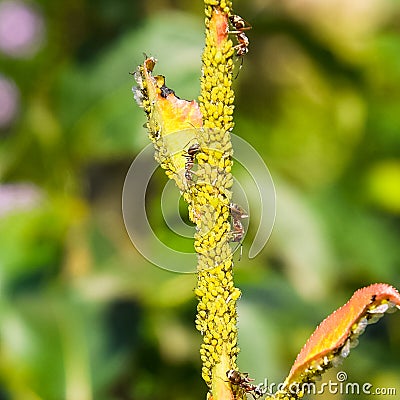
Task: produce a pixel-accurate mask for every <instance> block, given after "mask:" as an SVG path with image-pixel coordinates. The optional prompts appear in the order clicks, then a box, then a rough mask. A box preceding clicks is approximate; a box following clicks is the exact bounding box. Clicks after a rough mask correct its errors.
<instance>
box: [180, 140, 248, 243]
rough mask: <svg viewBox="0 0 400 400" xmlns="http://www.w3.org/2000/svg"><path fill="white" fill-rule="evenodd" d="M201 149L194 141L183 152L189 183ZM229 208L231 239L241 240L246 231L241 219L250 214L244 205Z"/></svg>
mask: <svg viewBox="0 0 400 400" xmlns="http://www.w3.org/2000/svg"><path fill="white" fill-rule="evenodd" d="M200 150H201V148H200V145H199V144H198V143H194V144H192V145H191V146H190V147H189V148H188V149H187V150H186V151H185V152H184V153H183V157H185V159H186V161H185V173H184V175H185V179H186V182H187V183H188V184H189V183H192V182H193V174H194V172H193V167H194V164H195V157H196V155H197V154H198V153H199V152H200ZM229 210H230V213H231V218H232V231H231V241H232V242H241V241H242V240H243V237H244V233H245V230H244V227H243V224H242V222H241V219H243V218H248V214H247V212H246V211H245V210H244V209H243V208H242V207H240V206H239V205H238V204H235V203H230V204H229Z"/></svg>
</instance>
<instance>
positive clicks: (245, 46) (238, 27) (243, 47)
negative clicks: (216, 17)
mask: <svg viewBox="0 0 400 400" xmlns="http://www.w3.org/2000/svg"><path fill="white" fill-rule="evenodd" d="M229 21H231V24H232V25H233V26H234V28H235V30H234V31H230V32H229V33H234V34H236V39H237V41H238V42H239V44H237V45H236V46H234V47H233V48H234V49H235V50H236V55H237V56H238V57H241V63H240V67H239V71H240V69H241V68H242V65H243V56H244V55H245V54H247V53H248V52H249V43H250V41H249V38H248V37H247V36H246V34H245V33H244V31H248V30H249V29H251V25H250V24H249V23H247V22H246V21H245V20H244V19H243V18H242V17H240V16H239V15H231V16H229Z"/></svg>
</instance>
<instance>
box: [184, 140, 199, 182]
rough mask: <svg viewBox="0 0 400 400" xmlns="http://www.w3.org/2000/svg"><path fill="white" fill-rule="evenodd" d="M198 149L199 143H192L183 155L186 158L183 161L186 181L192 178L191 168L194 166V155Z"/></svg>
mask: <svg viewBox="0 0 400 400" xmlns="http://www.w3.org/2000/svg"><path fill="white" fill-rule="evenodd" d="M199 151H200V145H199V144H198V143H195V144H192V145H191V146H190V147H189V148H188V149H187V151H186V154H183V156H184V157H185V158H186V162H185V178H186V180H187V181H192V180H193V172H192V168H193V166H194V157H195V156H196V154H197V153H198V152H199Z"/></svg>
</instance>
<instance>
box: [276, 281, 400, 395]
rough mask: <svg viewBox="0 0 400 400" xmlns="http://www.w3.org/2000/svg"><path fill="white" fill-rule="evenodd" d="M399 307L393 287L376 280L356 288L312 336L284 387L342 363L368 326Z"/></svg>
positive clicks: (311, 378)
mask: <svg viewBox="0 0 400 400" xmlns="http://www.w3.org/2000/svg"><path fill="white" fill-rule="evenodd" d="M396 308H399V309H400V294H399V292H398V291H397V290H396V289H395V288H394V287H393V286H390V285H387V284H384V283H376V284H373V285H370V286H368V287H364V288H362V289H359V290H357V291H356V292H355V293H354V294H353V296H352V297H351V298H350V300H349V301H348V302H347V303H346V304H345V305H344V306H342V307H340V308H339V309H337V310H336V311H335V312H333V313H332V314H331V315H330V316H329V317H327V318H326V319H325V320H324V321H322V322H321V324H320V325H319V326H318V327H317V329H316V330H315V331H314V333H313V334H312V335H311V336H310V338H309V339H308V341H307V343H306V344H305V346H304V347H303V348H302V350H301V351H300V353H299V355H298V356H297V358H296V360H295V362H294V364H293V366H292V369H291V370H290V373H289V376H288V377H287V378H286V380H285V389H286V390H288V388H289V387H290V385H292V384H298V383H304V382H309V381H312V380H313V379H314V378H316V377H317V376H319V375H321V374H323V373H324V372H325V371H326V370H327V369H329V368H330V367H334V366H337V365H338V364H340V363H341V361H342V360H343V359H344V358H346V357H347V356H348V355H349V353H350V349H351V348H352V347H355V346H356V345H357V343H358V340H357V338H358V336H359V335H361V334H362V333H363V332H364V330H365V328H366V327H367V325H368V324H372V323H374V322H377V321H378V320H379V319H380V318H381V317H382V316H383V314H384V313H385V312H391V311H395V310H396ZM285 389H284V390H285Z"/></svg>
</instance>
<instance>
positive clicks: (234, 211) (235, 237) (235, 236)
mask: <svg viewBox="0 0 400 400" xmlns="http://www.w3.org/2000/svg"><path fill="white" fill-rule="evenodd" d="M229 209H230V211H231V216H232V224H233V232H232V242H241V241H242V239H243V236H244V227H243V224H242V222H241V221H240V220H241V219H242V218H247V217H248V216H249V215H248V214H247V212H246V211H245V210H243V208H242V207H240V206H239V205H238V204H235V203H231V204H229Z"/></svg>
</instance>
